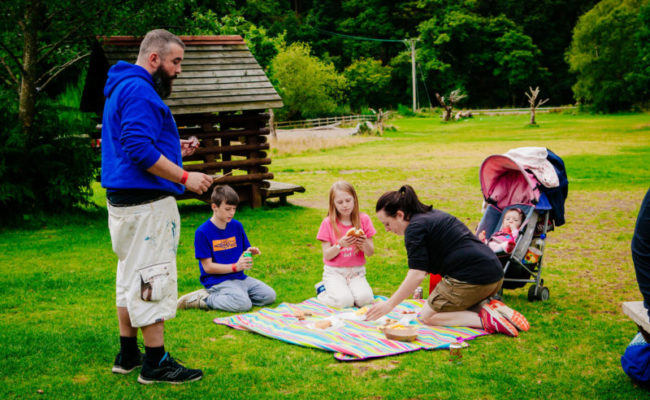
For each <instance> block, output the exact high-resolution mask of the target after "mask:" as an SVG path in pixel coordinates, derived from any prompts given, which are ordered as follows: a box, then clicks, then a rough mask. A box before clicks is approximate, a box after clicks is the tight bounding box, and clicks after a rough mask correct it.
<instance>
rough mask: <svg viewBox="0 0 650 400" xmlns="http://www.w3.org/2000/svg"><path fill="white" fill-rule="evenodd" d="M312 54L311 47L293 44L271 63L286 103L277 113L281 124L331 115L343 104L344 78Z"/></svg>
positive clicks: (278, 87) (273, 77) (272, 72)
mask: <svg viewBox="0 0 650 400" xmlns="http://www.w3.org/2000/svg"><path fill="white" fill-rule="evenodd" d="M310 52H311V49H310V47H309V45H307V44H304V43H293V44H292V45H290V46H289V47H287V48H286V49H283V50H281V51H280V52H279V53H278V55H277V56H276V57H275V58H274V59H273V61H272V62H271V75H272V79H273V81H274V86H275V88H276V89H277V90H278V92H279V93H280V95H281V96H282V101H283V102H284V107H283V108H282V109H280V110H278V111H277V113H276V115H277V117H278V119H280V120H281V119H300V118H316V117H321V116H325V115H332V114H335V113H336V112H337V110H339V109H340V106H339V104H340V103H343V100H344V99H343V98H344V93H345V90H346V89H347V82H346V80H345V77H343V75H340V74H338V73H337V72H336V70H335V69H334V65H332V64H327V63H324V62H322V61H321V60H319V59H318V58H317V57H314V56H312V55H310Z"/></svg>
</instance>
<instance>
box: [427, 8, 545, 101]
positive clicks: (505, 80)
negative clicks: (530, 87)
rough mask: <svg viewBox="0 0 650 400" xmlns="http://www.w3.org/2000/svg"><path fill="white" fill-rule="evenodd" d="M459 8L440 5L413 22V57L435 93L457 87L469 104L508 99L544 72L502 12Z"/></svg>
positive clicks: (534, 52)
mask: <svg viewBox="0 0 650 400" xmlns="http://www.w3.org/2000/svg"><path fill="white" fill-rule="evenodd" d="M441 2H442V1H441ZM467 3H470V2H467ZM461 6H463V4H460V5H459V4H446V7H447V8H445V9H442V10H440V12H438V13H436V14H435V15H434V16H433V17H432V18H431V19H429V20H428V21H425V22H422V23H421V24H420V25H419V30H420V39H421V41H420V49H419V50H418V60H421V61H422V64H423V69H424V73H425V74H427V82H429V83H430V84H431V85H433V86H434V87H435V88H437V89H438V91H448V90H452V89H454V88H460V89H462V90H463V91H464V92H465V93H467V94H468V95H469V97H470V99H471V100H470V105H471V106H490V105H494V104H508V103H511V102H514V101H515V100H516V98H517V95H519V93H521V91H523V90H524V89H525V87H526V86H525V84H527V83H529V82H531V81H535V80H537V79H541V77H542V76H543V75H544V73H545V72H544V69H543V68H542V67H541V64H540V53H539V50H538V49H537V47H536V46H535V45H534V43H533V42H532V40H531V39H530V37H528V36H527V35H525V34H524V33H523V32H522V31H521V28H520V27H518V26H517V25H516V24H515V23H514V22H512V21H511V20H509V19H507V18H506V17H505V16H497V17H484V16H481V15H479V14H477V13H475V12H472V11H468V10H466V9H460V8H461ZM467 7H469V5H468V6H467ZM513 99H514V100H513Z"/></svg>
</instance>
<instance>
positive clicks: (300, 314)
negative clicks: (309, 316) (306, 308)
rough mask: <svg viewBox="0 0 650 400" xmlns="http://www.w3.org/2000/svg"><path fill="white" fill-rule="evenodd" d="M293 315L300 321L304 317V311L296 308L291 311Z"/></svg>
mask: <svg viewBox="0 0 650 400" xmlns="http://www.w3.org/2000/svg"><path fill="white" fill-rule="evenodd" d="M293 316H294V317H296V318H298V320H299V321H302V320H304V319H305V313H304V312H303V311H302V310H298V311H296V312H294V313H293Z"/></svg>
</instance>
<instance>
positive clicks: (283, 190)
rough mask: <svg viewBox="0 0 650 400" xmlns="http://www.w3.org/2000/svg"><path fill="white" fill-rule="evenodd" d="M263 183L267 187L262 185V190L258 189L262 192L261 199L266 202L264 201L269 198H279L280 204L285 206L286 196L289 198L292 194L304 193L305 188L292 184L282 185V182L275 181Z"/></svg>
mask: <svg viewBox="0 0 650 400" xmlns="http://www.w3.org/2000/svg"><path fill="white" fill-rule="evenodd" d="M264 183H268V185H264V186H263V187H262V188H260V190H261V192H262V197H263V198H264V200H265V201H266V199H268V198H270V197H279V198H280V204H286V203H287V196H291V195H292V194H294V193H296V192H299V193H304V192H305V188H304V187H302V186H300V185H294V184H292V183H284V182H277V181H268V180H267V181H264Z"/></svg>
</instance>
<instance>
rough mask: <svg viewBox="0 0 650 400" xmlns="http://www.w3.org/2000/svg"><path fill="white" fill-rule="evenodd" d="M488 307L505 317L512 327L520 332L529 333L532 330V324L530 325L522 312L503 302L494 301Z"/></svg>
mask: <svg viewBox="0 0 650 400" xmlns="http://www.w3.org/2000/svg"><path fill="white" fill-rule="evenodd" d="M488 305H489V306H490V307H491V308H492V309H493V310H496V311H497V312H498V313H499V314H501V315H503V316H504V317H505V318H506V319H507V320H508V321H510V323H511V324H512V325H514V326H515V328H517V329H519V330H520V331H527V330H529V329H530V324H529V323H528V320H527V319H526V317H524V316H523V314H521V313H520V312H518V311H515V310H513V309H512V308H510V307H508V306H507V305H505V304H504V303H503V302H502V301H499V300H497V299H492V300H490V302H489V303H488Z"/></svg>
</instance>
